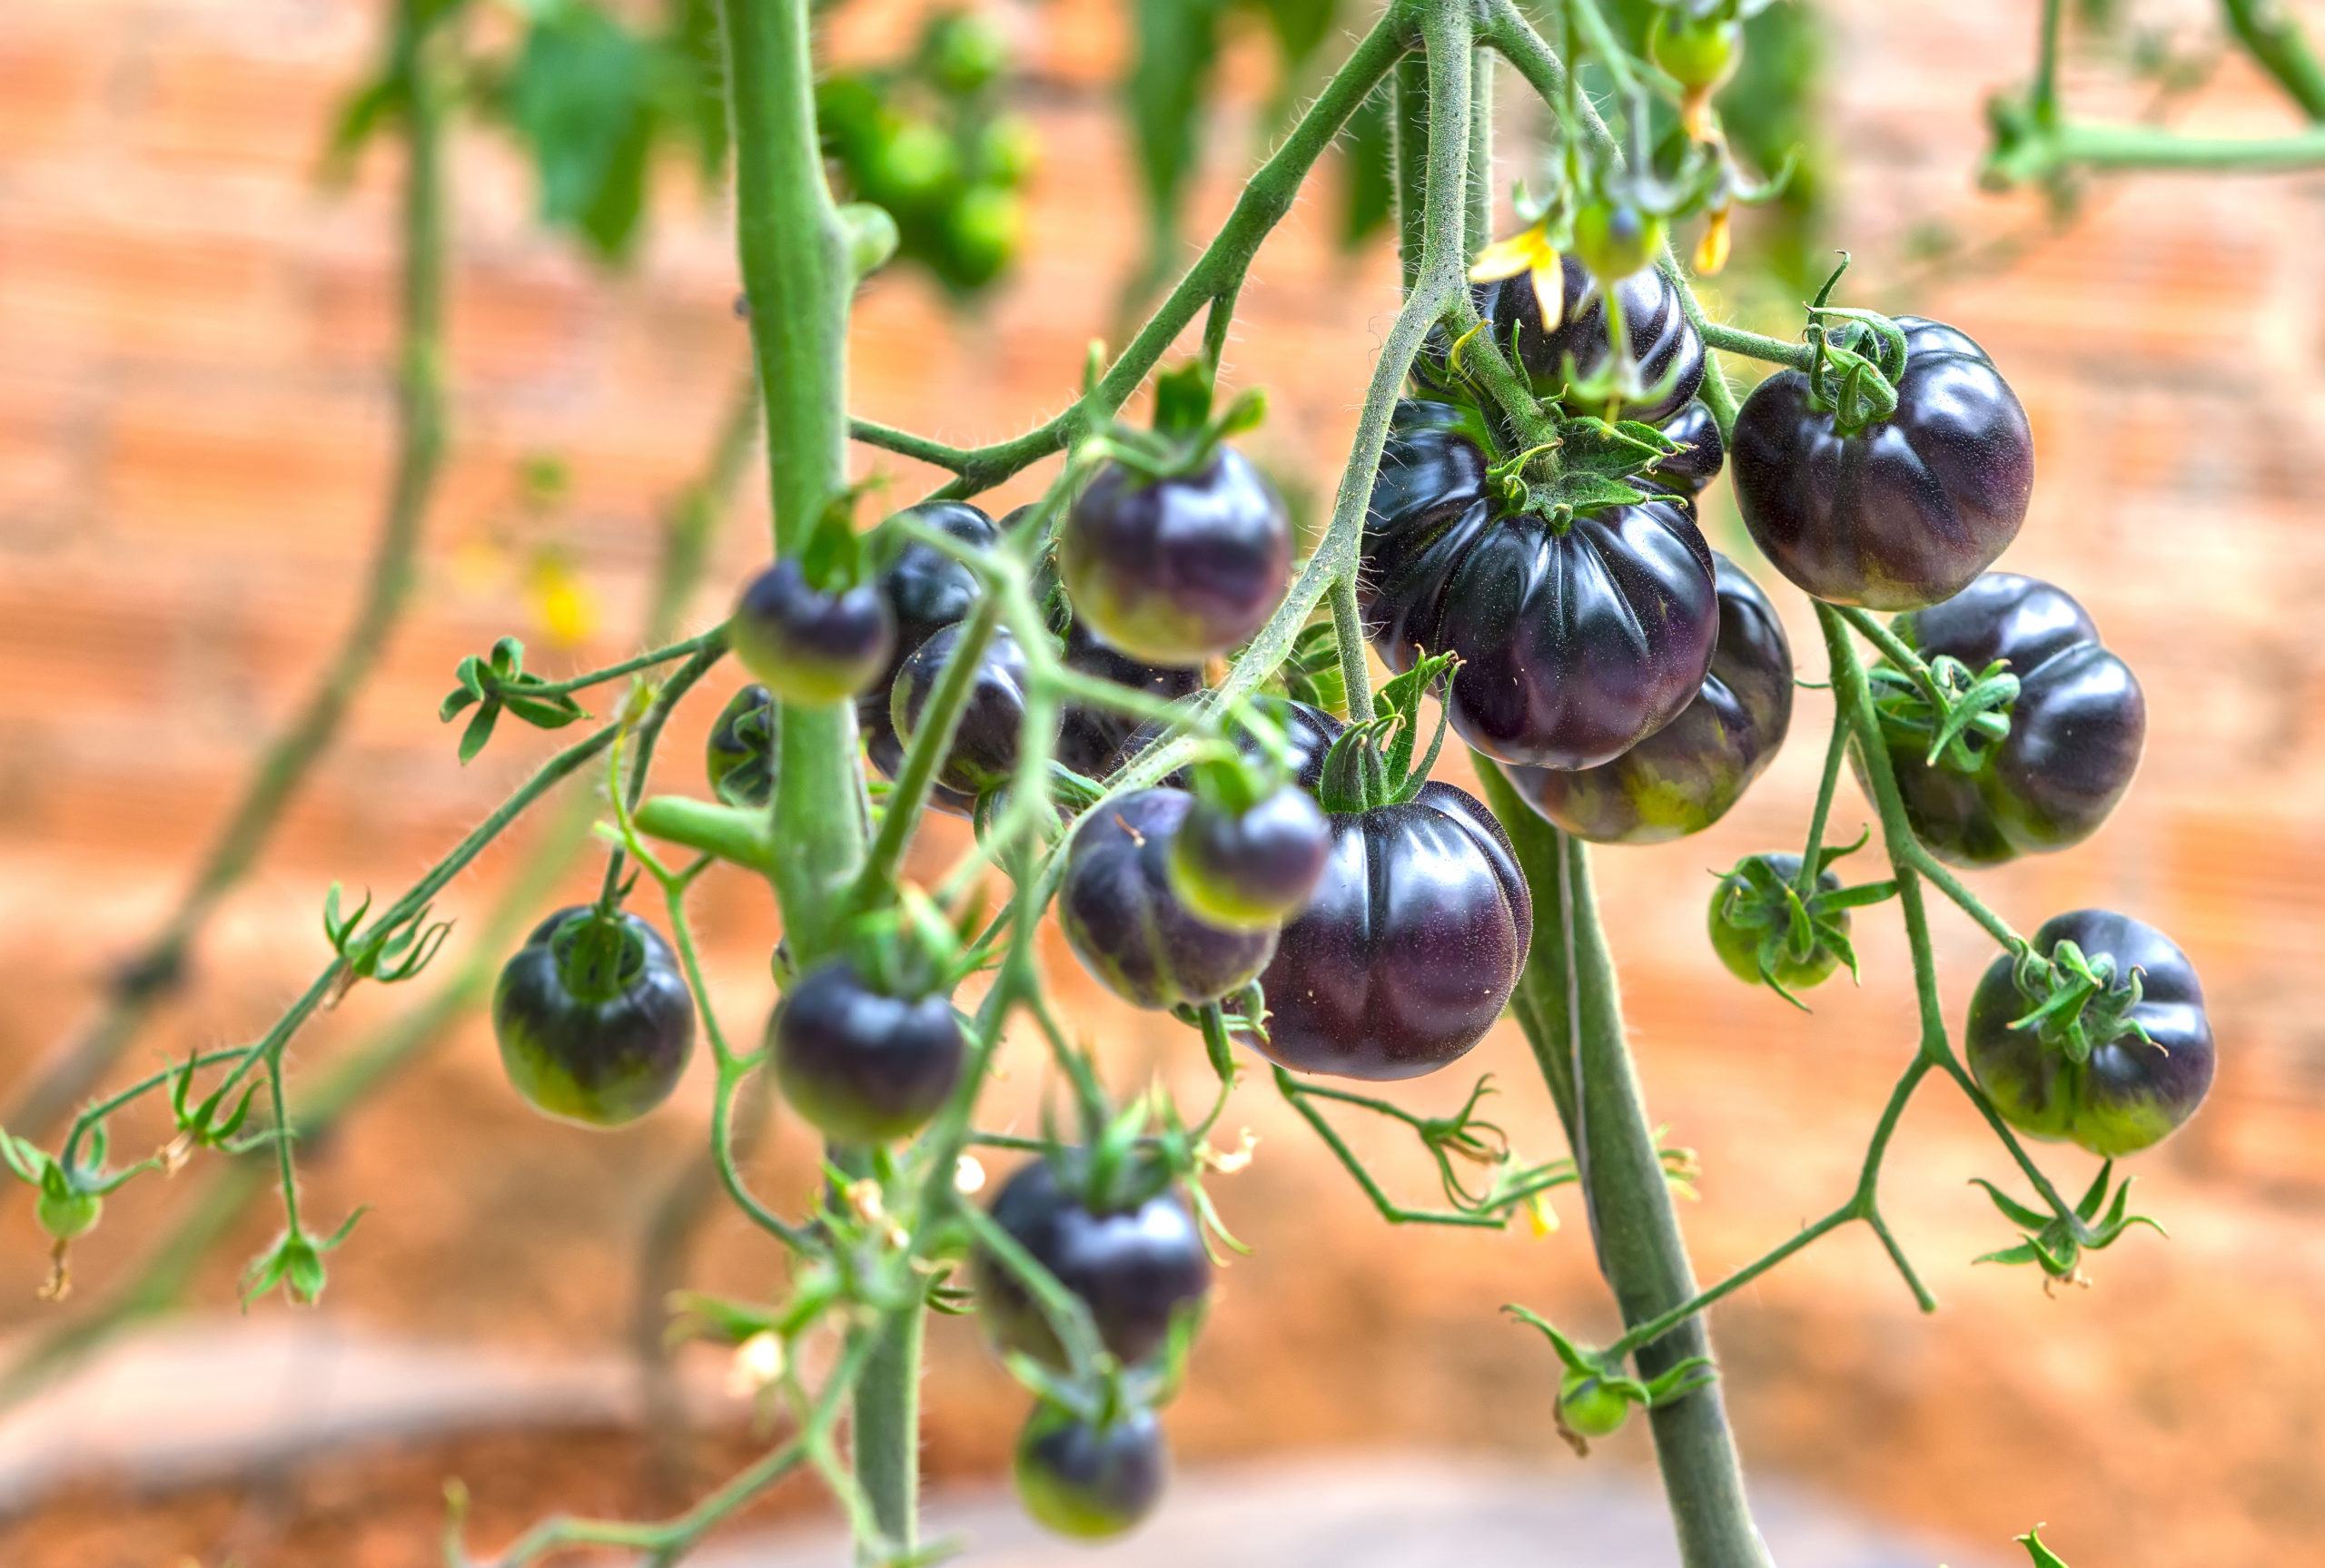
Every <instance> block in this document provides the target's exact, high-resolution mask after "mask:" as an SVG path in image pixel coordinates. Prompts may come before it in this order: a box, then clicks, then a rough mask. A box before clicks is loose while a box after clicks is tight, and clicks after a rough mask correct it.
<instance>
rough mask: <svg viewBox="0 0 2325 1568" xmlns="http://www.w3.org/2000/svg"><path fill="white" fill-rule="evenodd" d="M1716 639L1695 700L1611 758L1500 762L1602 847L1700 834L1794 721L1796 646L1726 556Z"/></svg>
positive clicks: (1534, 801) (1527, 791) (1529, 796)
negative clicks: (1539, 764) (1564, 766)
mask: <svg viewBox="0 0 2325 1568" xmlns="http://www.w3.org/2000/svg"><path fill="white" fill-rule="evenodd" d="M1713 559H1714V560H1715V561H1716V562H1717V566H1718V568H1719V642H1718V646H1717V648H1716V649H1715V650H1714V652H1713V654H1712V659H1711V671H1710V673H1709V674H1707V675H1706V676H1704V681H1703V685H1702V687H1701V688H1700V689H1699V690H1698V691H1697V694H1696V700H1695V701H1694V702H1692V703H1690V704H1688V705H1687V708H1686V709H1685V710H1684V711H1683V712H1681V714H1680V715H1679V716H1678V717H1677V718H1676V719H1673V720H1672V721H1671V722H1670V723H1669V724H1667V725H1664V726H1663V727H1662V728H1661V729H1659V730H1657V731H1656V732H1655V733H1654V734H1653V735H1649V736H1647V738H1646V739H1645V740H1643V741H1641V742H1639V743H1638V745H1635V746H1633V747H1631V749H1630V750H1628V751H1627V752H1625V753H1624V754H1622V755H1620V756H1618V757H1617V758H1616V759H1615V760H1614V761H1612V762H1610V763H1601V764H1599V765H1598V766H1597V767H1592V768H1583V769H1580V770H1578V771H1575V772H1570V773H1568V772H1560V771H1558V769H1555V768H1526V767H1510V766H1508V765H1506V764H1505V765H1504V766H1503V767H1502V770H1501V771H1502V772H1503V773H1504V774H1508V775H1509V782H1510V784H1512V785H1514V786H1515V787H1516V788H1517V791H1518V793H1519V794H1520V795H1522V796H1524V797H1525V799H1526V803H1527V804H1529V805H1531V806H1532V807H1533V808H1534V809H1535V810H1536V811H1538V812H1540V813H1541V814H1543V815H1544V816H1546V817H1548V818H1549V820H1550V821H1552V822H1554V823H1557V824H1558V826H1560V827H1562V828H1564V829H1566V831H1567V832H1568V833H1573V834H1575V835H1576V836H1577V837H1579V838H1586V839H1589V840H1591V841H1592V842H1594V843H1666V842H1667V841H1669V840H1671V839H1675V838H1685V837H1686V836H1687V834H1689V833H1701V832H1702V831H1703V830H1704V829H1706V828H1707V827H1709V826H1710V825H1711V824H1712V823H1716V822H1717V821H1718V820H1719V819H1720V818H1721V817H1722V816H1725V815H1726V814H1727V810H1728V808H1729V807H1731V806H1733V805H1734V804H1736V802H1737V801H1738V800H1740V799H1742V798H1743V795H1744V792H1745V791H1746V789H1748V788H1750V787H1751V785H1752V782H1753V781H1754V780H1755V779H1756V778H1758V777H1759V776H1760V774H1762V773H1764V772H1765V771H1766V769H1767V765H1768V764H1769V763H1770V762H1772V761H1774V760H1775V758H1776V750H1777V748H1778V747H1780V746H1782V745H1784V737H1785V731H1786V728H1787V727H1788V726H1789V725H1791V723H1792V647H1791V645H1790V644H1788V643H1787V642H1786V640H1785V635H1784V624H1783V623H1782V622H1781V621H1779V620H1777V619H1776V606H1773V605H1771V604H1770V603H1768V597H1767V596H1766V594H1764V593H1762V592H1761V591H1760V587H1759V585H1758V584H1757V583H1755V582H1754V581H1753V580H1752V579H1751V578H1750V577H1748V576H1746V574H1745V572H1744V570H1743V568H1742V567H1738V566H1737V565H1736V563H1735V562H1734V561H1731V560H1729V559H1728V558H1727V557H1726V556H1723V555H1719V554H1718V553H1717V552H1716V551H1715V552H1714V555H1713Z"/></svg>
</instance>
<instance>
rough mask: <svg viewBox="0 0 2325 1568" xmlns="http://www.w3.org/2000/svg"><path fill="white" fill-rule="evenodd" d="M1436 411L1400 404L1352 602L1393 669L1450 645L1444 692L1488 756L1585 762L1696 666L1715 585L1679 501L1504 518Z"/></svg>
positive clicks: (1649, 730)
mask: <svg viewBox="0 0 2325 1568" xmlns="http://www.w3.org/2000/svg"><path fill="white" fill-rule="evenodd" d="M1446 409H1447V406H1446V405H1442V404H1438V405H1431V404H1427V403H1413V402H1407V403H1402V404H1400V405H1399V407H1398V415H1397V419H1396V421H1395V425H1394V427H1393V429H1392V431H1391V438H1390V443H1389V448H1388V450H1387V451H1386V452H1385V453H1384V454H1383V456H1382V458H1381V460H1380V478H1378V480H1377V481H1376V482H1375V484H1374V487H1373V492H1372V506H1371V510H1370V512H1369V513H1368V515H1367V516H1366V518H1365V528H1364V542H1363V546H1362V548H1363V558H1364V575H1363V590H1362V597H1363V603H1364V611H1365V624H1366V627H1367V630H1368V631H1369V633H1370V636H1371V639H1372V646H1374V647H1375V648H1377V649H1379V650H1380V656H1381V657H1382V658H1383V659H1385V660H1386V661H1387V662H1388V664H1389V666H1390V668H1392V669H1395V670H1400V671H1402V670H1408V669H1410V668H1411V667H1412V666H1413V665H1414V664H1415V663H1416V662H1417V661H1418V660H1419V659H1420V656H1421V655H1422V654H1423V653H1451V654H1456V655H1459V656H1460V659H1461V661H1462V662H1461V664H1460V666H1459V668H1458V669H1457V670H1456V671H1455V672H1454V675H1453V678H1452V681H1451V683H1450V687H1449V695H1448V698H1447V702H1446V711H1447V713H1448V714H1449V715H1450V716H1451V719H1452V722H1453V728H1454V729H1455V730H1456V731H1457V732H1458V733H1459V735H1460V736H1461V738H1462V739H1463V740H1465V741H1467V742H1469V745H1472V746H1475V747H1476V748H1477V749H1478V750H1479V751H1481V752H1483V753H1485V754H1487V755H1488V756H1490V757H1493V758H1495V759H1497V760H1498V761H1501V762H1508V763H1516V764H1519V765H1521V766H1527V767H1552V768H1566V769H1575V768H1588V767H1596V766H1598V764H1601V763H1605V762H1611V761H1612V760H1613V759H1615V758H1616V757H1618V756H1620V755H1622V754H1623V753H1625V752H1627V751H1628V750H1630V749H1631V747H1633V746H1635V745H1637V744H1638V743H1639V742H1640V741H1642V740H1645V739H1646V738H1647V736H1648V735H1653V734H1654V733H1655V732H1656V731H1657V730H1659V729H1661V728H1662V727H1663V726H1664V725H1667V724H1668V723H1670V722H1671V721H1672V720H1673V719H1675V718H1677V716H1678V715H1679V714H1680V712H1681V711H1682V710H1683V709H1685V708H1686V707H1687V705H1688V704H1689V703H1691V702H1693V701H1695V699H1696V696H1697V692H1698V691H1699V690H1700V689H1701V687H1702V685H1703V682H1704V676H1705V674H1706V673H1707V671H1708V670H1709V669H1710V667H1711V656H1712V645H1713V643H1714V641H1715V640H1716V638H1717V636H1718V631H1719V596H1718V592H1717V581H1716V577H1715V575H1714V572H1715V568H1714V565H1713V561H1712V555H1711V547H1709V546H1708V545H1707V544H1705V543H1704V537H1703V535H1702V534H1701V533H1700V532H1698V531H1697V528H1696V523H1695V517H1694V511H1693V508H1692V506H1691V505H1690V504H1689V503H1687V502H1686V501H1684V500H1680V499H1678V498H1672V497H1664V496H1657V497H1652V498H1648V499H1647V500H1645V501H1642V502H1640V503H1638V504H1637V505H1635V506H1623V507H1608V508H1603V509H1601V510H1598V511H1595V512H1588V513H1585V514H1583V515H1581V516H1578V517H1577V518H1574V519H1573V521H1572V522H1571V523H1570V524H1569V525H1568V526H1566V527H1564V528H1553V527H1552V526H1551V525H1550V524H1549V523H1548V522H1547V521H1546V520H1545V519H1543V518H1540V517H1538V516H1535V515H1532V514H1524V515H1517V516H1513V515H1511V514H1510V513H1509V511H1508V510H1507V509H1506V508H1505V507H1504V504H1503V502H1502V500H1501V498H1499V496H1498V495H1489V493H1488V492H1487V490H1486V488H1485V484H1484V472H1485V461H1484V459H1483V457H1482V456H1481V455H1480V454H1479V450H1478V449H1477V447H1476V446H1475V444H1473V443H1472V442H1471V441H1470V439H1469V437H1467V436H1466V435H1464V434H1461V433H1460V432H1459V430H1458V429H1455V428H1454V424H1453V420H1454V419H1455V418H1458V417H1459V416H1458V414H1454V415H1449V414H1448V413H1447V411H1446Z"/></svg>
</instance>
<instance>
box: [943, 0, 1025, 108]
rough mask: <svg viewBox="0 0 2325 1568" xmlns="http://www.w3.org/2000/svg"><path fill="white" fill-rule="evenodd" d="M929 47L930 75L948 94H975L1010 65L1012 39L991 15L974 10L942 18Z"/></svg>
mask: <svg viewBox="0 0 2325 1568" xmlns="http://www.w3.org/2000/svg"><path fill="white" fill-rule="evenodd" d="M927 47H928V64H929V74H931V75H933V76H934V77H935V79H936V84H937V85H938V86H939V87H942V88H944V89H945V91H946V92H947V93H957V94H970V93H974V92H975V91H976V90H977V89H978V88H980V87H983V86H984V85H985V84H987V83H989V82H991V81H992V80H993V79H994V77H996V76H998V75H1000V74H1001V73H1002V69H1003V68H1004V66H1006V65H1007V64H1009V40H1008V39H1007V38H1005V37H1004V36H1003V35H1002V32H1001V29H1000V28H999V27H997V26H995V25H994V22H993V19H992V18H991V17H988V16H981V15H977V14H976V13H975V12H969V11H963V12H955V14H953V15H949V16H941V17H939V18H938V19H937V21H936V23H935V25H934V26H933V27H931V28H930V29H929V34H928V45H927Z"/></svg>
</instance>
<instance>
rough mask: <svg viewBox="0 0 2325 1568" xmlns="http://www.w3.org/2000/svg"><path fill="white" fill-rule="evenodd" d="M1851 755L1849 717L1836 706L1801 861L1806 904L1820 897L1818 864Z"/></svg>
mask: <svg viewBox="0 0 2325 1568" xmlns="http://www.w3.org/2000/svg"><path fill="white" fill-rule="evenodd" d="M1848 754H1849V724H1848V716H1847V715H1845V714H1844V713H1842V712H1841V710H1840V708H1839V707H1838V706H1837V705H1835V708H1834V710H1833V734H1832V738H1831V739H1830V740H1828V741H1826V742H1825V773H1824V776H1823V777H1822V778H1820V779H1818V780H1817V782H1816V805H1815V809H1814V810H1812V811H1811V812H1810V813H1809V814H1808V847H1807V849H1806V851H1805V852H1804V853H1802V854H1801V857H1800V876H1799V880H1798V881H1797V882H1796V883H1795V884H1794V888H1793V891H1794V892H1797V893H1798V894H1799V895H1800V902H1803V903H1806V902H1808V901H1809V900H1810V899H1812V898H1814V897H1815V896H1816V876H1817V872H1818V870H1819V866H1818V864H1817V863H1818V861H1819V860H1820V859H1822V857H1823V851H1824V848H1825V823H1827V822H1828V821H1830V820H1831V817H1832V814H1833V791H1834V789H1835V787H1836V786H1837V785H1838V784H1840V782H1841V764H1842V762H1843V761H1844V760H1845V758H1846V757H1847V756H1848Z"/></svg>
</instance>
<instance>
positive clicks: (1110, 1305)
mask: <svg viewBox="0 0 2325 1568" xmlns="http://www.w3.org/2000/svg"><path fill="white" fill-rule="evenodd" d="M993 1218H994V1224H996V1225H998V1226H1000V1227H1001V1228H1002V1229H1004V1230H1005V1231H1007V1232H1008V1233H1009V1235H1010V1237H1011V1238H1012V1239H1013V1240H1014V1241H1015V1242H1016V1243H1017V1245H1018V1246H1020V1247H1024V1249H1025V1250H1026V1251H1027V1252H1028V1253H1030V1254H1032V1255H1033V1257H1034V1260H1035V1261H1036V1262H1038V1263H1040V1264H1041V1265H1042V1266H1043V1267H1045V1268H1047V1269H1048V1270H1049V1271H1050V1272H1051V1273H1052V1274H1054V1275H1055V1276H1056V1277H1057V1281H1058V1283H1059V1284H1060V1285H1063V1286H1064V1287H1065V1288H1066V1289H1068V1290H1070V1291H1072V1292H1073V1294H1074V1295H1075V1296H1077V1297H1080V1298H1081V1299H1082V1301H1083V1303H1084V1304H1085V1305H1086V1306H1087V1307H1089V1308H1090V1317H1091V1321H1092V1322H1093V1324H1095V1325H1096V1326H1097V1330H1098V1339H1099V1342H1100V1343H1101V1344H1102V1345H1103V1346H1105V1348H1106V1350H1107V1351H1108V1352H1109V1353H1110V1354H1111V1355H1112V1356H1113V1357H1114V1359H1115V1360H1117V1361H1119V1362H1121V1363H1122V1364H1123V1366H1138V1365H1140V1364H1141V1363H1143V1362H1145V1361H1147V1360H1149V1359H1151V1358H1152V1357H1153V1356H1155V1355H1156V1354H1157V1353H1159V1352H1160V1351H1161V1350H1162V1349H1163V1346H1164V1344H1165V1343H1166V1342H1167V1341H1168V1340H1169V1338H1170V1336H1171V1320H1172V1315H1173V1314H1174V1313H1177V1312H1179V1311H1180V1310H1182V1308H1192V1307H1193V1306H1194V1305H1195V1304H1197V1303H1199V1302H1201V1301H1202V1298H1203V1297H1204V1296H1205V1295H1206V1294H1207V1293H1208V1292H1209V1291H1210V1289H1211V1258H1210V1257H1209V1255H1207V1254H1206V1253H1205V1252H1204V1251H1203V1246H1202V1232H1201V1231H1200V1230H1198V1229H1197V1228H1196V1227H1195V1218H1194V1216H1193V1215H1192V1214H1191V1213H1189V1212H1188V1211H1187V1206H1186V1205H1185V1204H1184V1203H1182V1202H1181V1201H1180V1200H1179V1198H1178V1197H1177V1195H1176V1194H1174V1193H1172V1192H1170V1191H1168V1190H1167V1189H1166V1190H1163V1191H1159V1192H1153V1193H1150V1194H1149V1195H1147V1196H1145V1197H1143V1198H1140V1199H1138V1200H1137V1201H1135V1202H1133V1203H1131V1204H1130V1205H1128V1206H1127V1207H1125V1208H1120V1209H1118V1210H1115V1211H1113V1212H1094V1211H1093V1210H1092V1209H1091V1208H1089V1206H1088V1205H1087V1203H1086V1202H1085V1201H1084V1198H1083V1194H1081V1193H1080V1192H1078V1191H1075V1190H1073V1188H1072V1186H1071V1185H1070V1184H1069V1182H1068V1181H1061V1180H1060V1179H1059V1175H1058V1172H1057V1170H1056V1169H1054V1167H1053V1166H1052V1165H1051V1163H1050V1162H1049V1161H1048V1160H1046V1159H1036V1160H1034V1161H1033V1162H1032V1163H1031V1164H1028V1165H1025V1166H1022V1167H1020V1168H1019V1169H1018V1170H1017V1171H1016V1173H1015V1174H1014V1175H1013V1176H1011V1177H1010V1178H1009V1179H1008V1181H1007V1182H1006V1183H1004V1185H1003V1187H1002V1188H1001V1191H1000V1192H999V1194H997V1195H996V1196H995V1197H994V1200H993ZM970 1273H971V1278H972V1280H973V1282H974V1285H975V1291H976V1301H977V1316H978V1317H979V1318H981V1319H982V1320H983V1322H984V1326H985V1332H986V1333H988V1334H990V1335H991V1336H993V1340H994V1344H995V1345H996V1346H999V1347H1000V1348H1001V1349H1003V1350H1004V1351H1012V1350H1014V1351H1016V1352H1019V1353H1020V1354H1022V1355H1025V1356H1032V1357H1033V1358H1034V1360H1036V1361H1039V1362H1042V1363H1043V1364H1044V1365H1045V1366H1054V1367H1061V1368H1062V1367H1064V1366H1065V1365H1066V1358H1065V1351H1064V1347H1063V1346H1060V1345H1059V1344H1058V1341H1057V1336H1056V1334H1055V1332H1054V1330H1052V1328H1051V1327H1050V1324H1049V1319H1048V1318H1047V1317H1044V1315H1043V1313H1042V1308H1041V1306H1040V1304H1039V1303H1038V1302H1036V1301H1035V1300H1034V1297H1033V1296H1032V1294H1031V1293H1030V1292H1028V1291H1027V1290H1026V1289H1025V1287H1024V1285H1022V1284H1020V1283H1019V1282H1018V1279H1017V1277H1016V1275H1014V1274H1013V1273H1012V1272H1010V1270H1009V1269H1008V1267H1006V1266H1005V1265H1004V1264H1003V1263H1001V1262H1000V1261H999V1260H998V1259H996V1258H994V1257H993V1256H992V1255H991V1254H989V1253H987V1252H984V1250H982V1249H980V1250H979V1251H977V1252H976V1253H975V1255H974V1256H973V1257H972V1259H971V1263H970Z"/></svg>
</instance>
